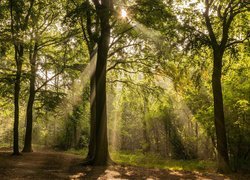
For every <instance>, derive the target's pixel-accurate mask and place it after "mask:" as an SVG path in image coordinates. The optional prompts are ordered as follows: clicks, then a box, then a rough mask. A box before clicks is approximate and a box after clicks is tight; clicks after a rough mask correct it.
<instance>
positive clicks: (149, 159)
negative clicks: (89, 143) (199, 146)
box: [66, 149, 216, 171]
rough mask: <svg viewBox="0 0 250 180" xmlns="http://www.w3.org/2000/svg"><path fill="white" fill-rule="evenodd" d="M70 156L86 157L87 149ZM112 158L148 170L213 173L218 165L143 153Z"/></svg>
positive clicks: (74, 151) (112, 155) (72, 152)
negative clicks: (169, 158) (168, 158)
mask: <svg viewBox="0 0 250 180" xmlns="http://www.w3.org/2000/svg"><path fill="white" fill-rule="evenodd" d="M66 152H67V153H70V154H75V155H81V156H82V157H86V155H87V149H82V150H74V149H70V150H68V151H66ZM110 156H111V158H112V160H113V161H115V162H117V163H119V164H123V165H133V166H140V167H146V168H159V169H169V170H184V171H213V170H215V169H216V163H215V162H213V161H207V160H206V161H205V160H167V159H164V158H163V157H161V156H160V155H157V154H152V153H148V154H143V153H141V152H133V153H132V152H124V151H116V152H111V153H110Z"/></svg>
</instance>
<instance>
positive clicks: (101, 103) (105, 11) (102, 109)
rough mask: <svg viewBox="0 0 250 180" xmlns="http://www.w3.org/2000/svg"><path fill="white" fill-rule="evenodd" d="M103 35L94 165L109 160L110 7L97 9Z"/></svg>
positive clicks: (101, 38) (97, 87) (99, 51)
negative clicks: (107, 79)
mask: <svg viewBox="0 0 250 180" xmlns="http://www.w3.org/2000/svg"><path fill="white" fill-rule="evenodd" d="M97 11H98V12H97V13H98V16H99V18H100V25H101V35H100V38H99V41H98V51H97V64H96V76H95V77H96V133H95V138H96V148H95V152H94V153H95V154H94V159H93V164H94V165H106V164H107V163H108V161H109V151H108V137H107V108H106V68H107V58H108V50H109V41H110V25H109V16H110V15H109V7H106V6H104V5H102V8H100V9H97Z"/></svg>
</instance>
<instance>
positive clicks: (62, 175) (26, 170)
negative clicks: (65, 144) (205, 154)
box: [0, 151, 250, 180]
mask: <svg viewBox="0 0 250 180" xmlns="http://www.w3.org/2000/svg"><path fill="white" fill-rule="evenodd" d="M81 162H83V158H82V157H81V156H77V155H70V154H65V153H60V152H51V151H47V152H46V151H43V152H33V153H23V154H22V155H21V156H12V155H11V152H7V151H5V152H0V179H1V180H5V179H25V180H26V179H35V180H37V179H87V180H88V179H99V180H106V179H164V180H165V179H250V175H249V174H245V175H243V174H241V175H239V174H232V175H230V176H224V175H220V174H216V173H204V172H203V173H200V172H191V171H171V170H163V169H153V168H150V169H149V168H143V167H134V166H124V165H112V166H107V167H101V166H100V167H92V166H82V165H80V164H81Z"/></svg>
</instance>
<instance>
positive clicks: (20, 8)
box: [9, 0, 35, 155]
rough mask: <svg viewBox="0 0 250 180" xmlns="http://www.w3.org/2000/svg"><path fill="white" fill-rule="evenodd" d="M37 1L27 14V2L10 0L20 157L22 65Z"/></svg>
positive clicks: (15, 150) (16, 147) (16, 152)
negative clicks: (25, 33) (27, 35)
mask: <svg viewBox="0 0 250 180" xmlns="http://www.w3.org/2000/svg"><path fill="white" fill-rule="evenodd" d="M34 2H35V0H30V1H29V6H28V10H27V12H25V2H24V1H22V0H21V1H15V0H9V7H10V16H11V38H12V41H13V45H14V48H15V62H16V75H15V85H14V86H15V87H14V107H15V108H14V129H13V132H14V141H13V154H14V155H19V154H20V153H19V142H18V138H19V131H18V126H19V95H20V88H21V85H20V84H21V75H22V65H23V61H24V49H25V44H24V32H25V31H26V29H27V28H28V21H29V19H30V16H31V12H32V7H33V5H34ZM24 14H25V16H24Z"/></svg>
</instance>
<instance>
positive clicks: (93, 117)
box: [86, 52, 96, 161]
mask: <svg viewBox="0 0 250 180" xmlns="http://www.w3.org/2000/svg"><path fill="white" fill-rule="evenodd" d="M93 53H94V52H93ZM93 53H91V54H90V63H92V64H91V66H92V67H93V73H92V74H90V75H91V77H90V139H89V146H88V155H87V158H86V160H87V161H93V159H94V155H95V150H96V135H95V131H96V88H95V86H96V84H95V83H96V82H95V73H96V63H95V60H94V59H93V58H94V56H95V53H94V54H93ZM92 67H91V69H92Z"/></svg>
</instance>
